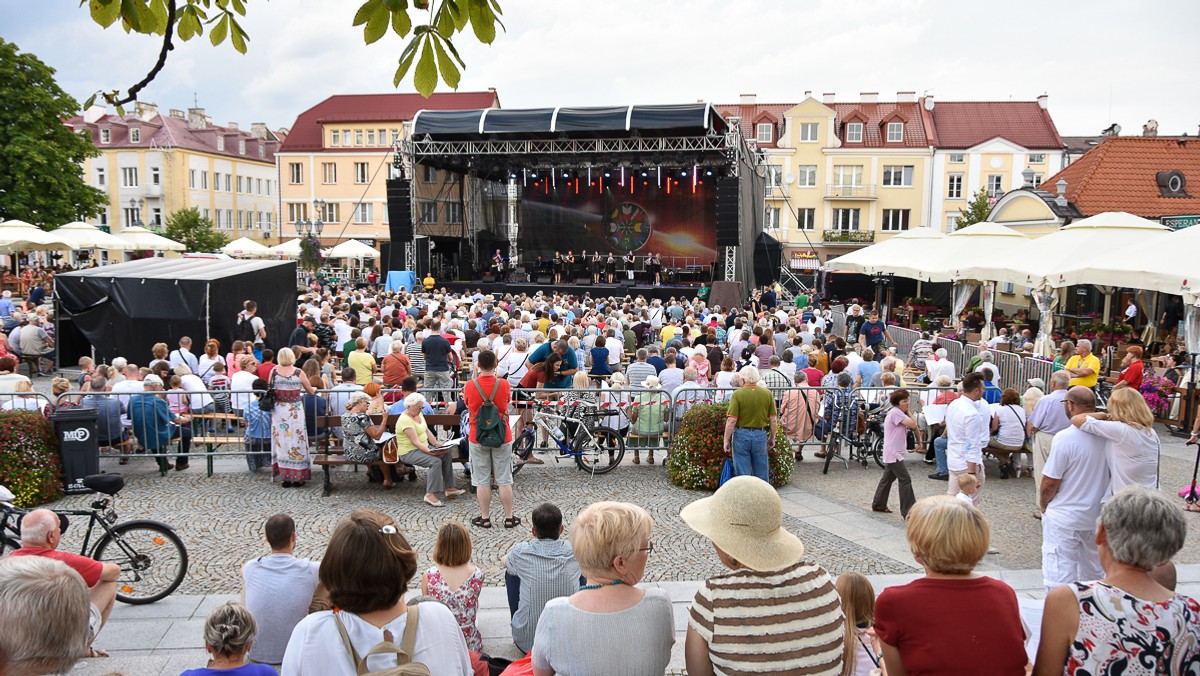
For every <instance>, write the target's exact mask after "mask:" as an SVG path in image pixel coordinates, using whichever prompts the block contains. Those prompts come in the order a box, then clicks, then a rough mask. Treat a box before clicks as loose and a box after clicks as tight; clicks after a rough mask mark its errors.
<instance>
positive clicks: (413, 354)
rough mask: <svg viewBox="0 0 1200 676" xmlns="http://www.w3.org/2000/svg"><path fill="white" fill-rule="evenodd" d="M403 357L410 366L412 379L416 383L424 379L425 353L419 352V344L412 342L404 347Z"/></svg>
mask: <svg viewBox="0 0 1200 676" xmlns="http://www.w3.org/2000/svg"><path fill="white" fill-rule="evenodd" d="M404 355H405V356H406V357H408V363H409V364H410V365H411V366H412V374H413V377H414V378H416V379H417V380H418V381H420V380H422V379H424V378H425V353H424V352H422V351H421V343H418V342H416V341H413V342H411V343H409V344H408V345H405V346H404Z"/></svg>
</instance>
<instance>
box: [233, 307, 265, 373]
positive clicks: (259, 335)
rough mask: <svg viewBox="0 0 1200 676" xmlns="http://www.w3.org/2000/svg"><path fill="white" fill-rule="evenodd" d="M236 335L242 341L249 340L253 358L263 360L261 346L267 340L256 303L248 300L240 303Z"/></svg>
mask: <svg viewBox="0 0 1200 676" xmlns="http://www.w3.org/2000/svg"><path fill="white" fill-rule="evenodd" d="M237 325H238V337H239V338H241V339H242V341H243V342H247V341H249V342H250V344H251V345H253V346H254V358H255V359H257V360H258V361H260V362H261V361H263V358H262V353H263V347H264V346H265V344H266V340H267V325H266V323H264V322H263V320H262V317H259V316H258V303H255V302H254V301H252V300H248V301H246V302H244V303H242V311H241V312H239V313H238V318H237Z"/></svg>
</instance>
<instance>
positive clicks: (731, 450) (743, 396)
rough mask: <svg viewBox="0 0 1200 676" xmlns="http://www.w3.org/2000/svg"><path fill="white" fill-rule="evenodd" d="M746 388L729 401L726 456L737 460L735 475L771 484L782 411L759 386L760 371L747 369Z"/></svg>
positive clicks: (742, 372)
mask: <svg viewBox="0 0 1200 676" xmlns="http://www.w3.org/2000/svg"><path fill="white" fill-rule="evenodd" d="M739 375H741V377H742V382H743V386H742V387H741V388H739V389H738V390H737V391H736V392H734V393H733V396H732V397H730V400H729V411H728V414H727V417H726V419H725V441H724V447H725V455H729V456H732V457H733V468H734V474H736V475H737V476H744V475H752V476H756V477H758V478H760V479H762V480H763V481H767V482H770V480H771V468H770V464H771V463H770V452H771V449H772V448H774V446H775V431H776V429H777V428H778V427H779V412H778V409H776V408H775V398H774V397H772V396H771V392H770V391H769V390H767V388H765V387H761V386H760V385H759V374H758V369H756V368H754V367H753V366H747V367H745V368H743V369H742V370H741V371H740V372H739Z"/></svg>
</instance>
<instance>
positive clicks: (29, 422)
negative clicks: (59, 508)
mask: <svg viewBox="0 0 1200 676" xmlns="http://www.w3.org/2000/svg"><path fill="white" fill-rule="evenodd" d="M0 439H3V440H4V443H3V444H2V445H0V484H2V485H4V486H6V487H7V488H8V490H10V491H12V492H13V495H15V496H17V497H16V499H15V500H14V501H13V504H15V505H17V506H18V507H37V506H38V505H42V504H45V503H47V502H52V501H54V500H57V499H59V498H61V497H62V496H63V485H62V464H61V461H60V459H59V456H58V443H57V441H56V440H55V438H54V428H53V426H52V425H51V424H50V421H49V420H46V419H45V418H43V417H42V416H41V414H39V413H38V412H37V411H0Z"/></svg>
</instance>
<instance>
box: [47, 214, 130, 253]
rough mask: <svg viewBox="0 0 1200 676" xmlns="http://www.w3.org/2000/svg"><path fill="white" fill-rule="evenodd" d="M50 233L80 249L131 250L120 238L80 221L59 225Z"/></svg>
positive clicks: (127, 243)
mask: <svg viewBox="0 0 1200 676" xmlns="http://www.w3.org/2000/svg"><path fill="white" fill-rule="evenodd" d="M51 232H52V233H54V234H55V235H58V236H59V237H61V238H62V239H63V240H64V241H67V242H70V243H72V244H74V245H75V246H76V247H78V248H80V249H105V250H108V251H124V250H127V249H132V248H133V247H132V246H130V244H129V242H127V241H125V240H123V239H121V238H120V237H117V236H116V235H110V234H108V233H107V232H104V231H103V230H101V229H100V228H97V227H96V226H94V225H89V224H88V223H83V222H81V221H74V222H72V223H67V224H66V225H60V226H58V227H57V228H55V229H54V230H52V231H51Z"/></svg>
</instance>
